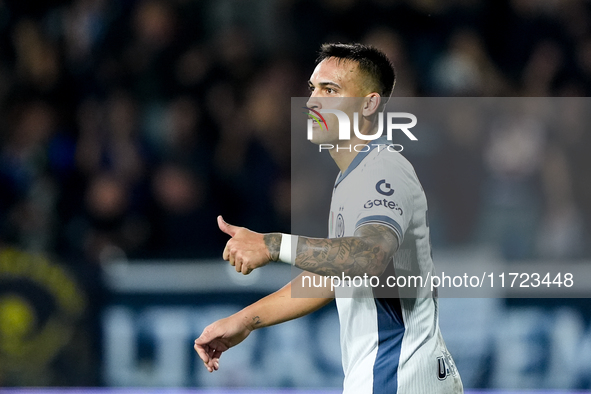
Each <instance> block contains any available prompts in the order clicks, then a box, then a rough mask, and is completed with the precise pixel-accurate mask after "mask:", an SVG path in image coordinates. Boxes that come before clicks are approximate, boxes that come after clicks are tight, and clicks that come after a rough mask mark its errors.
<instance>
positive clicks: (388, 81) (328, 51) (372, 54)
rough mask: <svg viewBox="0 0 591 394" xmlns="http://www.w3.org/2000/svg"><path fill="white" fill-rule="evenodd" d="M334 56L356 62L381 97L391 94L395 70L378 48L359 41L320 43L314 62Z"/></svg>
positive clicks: (394, 80)
mask: <svg viewBox="0 0 591 394" xmlns="http://www.w3.org/2000/svg"><path fill="white" fill-rule="evenodd" d="M330 57H334V58H337V59H343V60H351V61H355V62H357V64H358V65H359V69H360V70H362V71H363V72H365V73H366V74H367V76H369V77H370V78H371V79H372V80H373V82H375V84H376V86H377V88H378V90H377V93H379V94H380V96H382V97H387V98H389V97H390V96H391V95H392V90H393V89H394V84H395V82H396V72H395V71H394V66H393V65H392V62H390V59H388V57H387V56H386V55H385V54H384V52H382V51H380V50H379V49H377V48H375V47H372V46H369V45H363V44H359V43H353V44H341V43H327V44H322V46H321V47H320V52H319V54H318V59H316V64H318V63H320V62H321V61H323V60H324V59H328V58H330Z"/></svg>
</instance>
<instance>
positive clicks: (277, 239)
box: [259, 233, 281, 261]
mask: <svg viewBox="0 0 591 394" xmlns="http://www.w3.org/2000/svg"><path fill="white" fill-rule="evenodd" d="M259 239H260V238H259ZM263 240H264V241H265V245H266V246H267V249H269V253H270V254H271V261H277V260H279V248H280V247H281V234H279V233H271V234H265V235H264V236H263Z"/></svg>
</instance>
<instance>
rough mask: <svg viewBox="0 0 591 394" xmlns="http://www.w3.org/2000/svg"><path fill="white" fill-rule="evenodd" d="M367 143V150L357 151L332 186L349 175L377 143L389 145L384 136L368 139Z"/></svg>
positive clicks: (335, 185)
mask: <svg viewBox="0 0 591 394" xmlns="http://www.w3.org/2000/svg"><path fill="white" fill-rule="evenodd" d="M368 145H369V150H367V151H363V152H359V153H357V155H356V156H355V157H354V158H353V161H352V162H351V164H349V167H347V169H346V170H345V172H339V176H338V177H337V181H336V182H335V184H334V187H337V186H338V185H339V183H341V181H342V180H343V179H345V178H346V177H347V175H349V174H350V173H351V172H352V171H353V170H354V169H355V168H357V166H358V165H359V164H360V163H361V162H362V161H363V159H365V158H366V157H367V155H369V154H370V153H371V152H372V151H373V150H374V149H375V148H377V146H378V145H390V142H389V141H388V140H387V139H386V137H380V138H378V139H377V140H375V141H369V143H368Z"/></svg>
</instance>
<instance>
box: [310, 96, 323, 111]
mask: <svg viewBox="0 0 591 394" xmlns="http://www.w3.org/2000/svg"><path fill="white" fill-rule="evenodd" d="M306 107H308V108H312V109H321V108H322V105H321V104H320V100H318V97H317V96H316V95H315V93H314V92H312V94H311V95H310V98H309V99H308V102H306Z"/></svg>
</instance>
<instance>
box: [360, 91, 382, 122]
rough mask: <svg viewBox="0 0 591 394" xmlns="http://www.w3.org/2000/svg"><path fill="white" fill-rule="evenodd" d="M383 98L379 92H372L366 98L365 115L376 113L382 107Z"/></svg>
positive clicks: (364, 104)
mask: <svg viewBox="0 0 591 394" xmlns="http://www.w3.org/2000/svg"><path fill="white" fill-rule="evenodd" d="M381 100H382V98H381V97H380V95H379V93H370V94H368V95H367V96H365V98H364V103H363V116H364V117H368V116H371V115H373V114H375V113H376V112H377V110H378V108H379V107H380V102H381Z"/></svg>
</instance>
